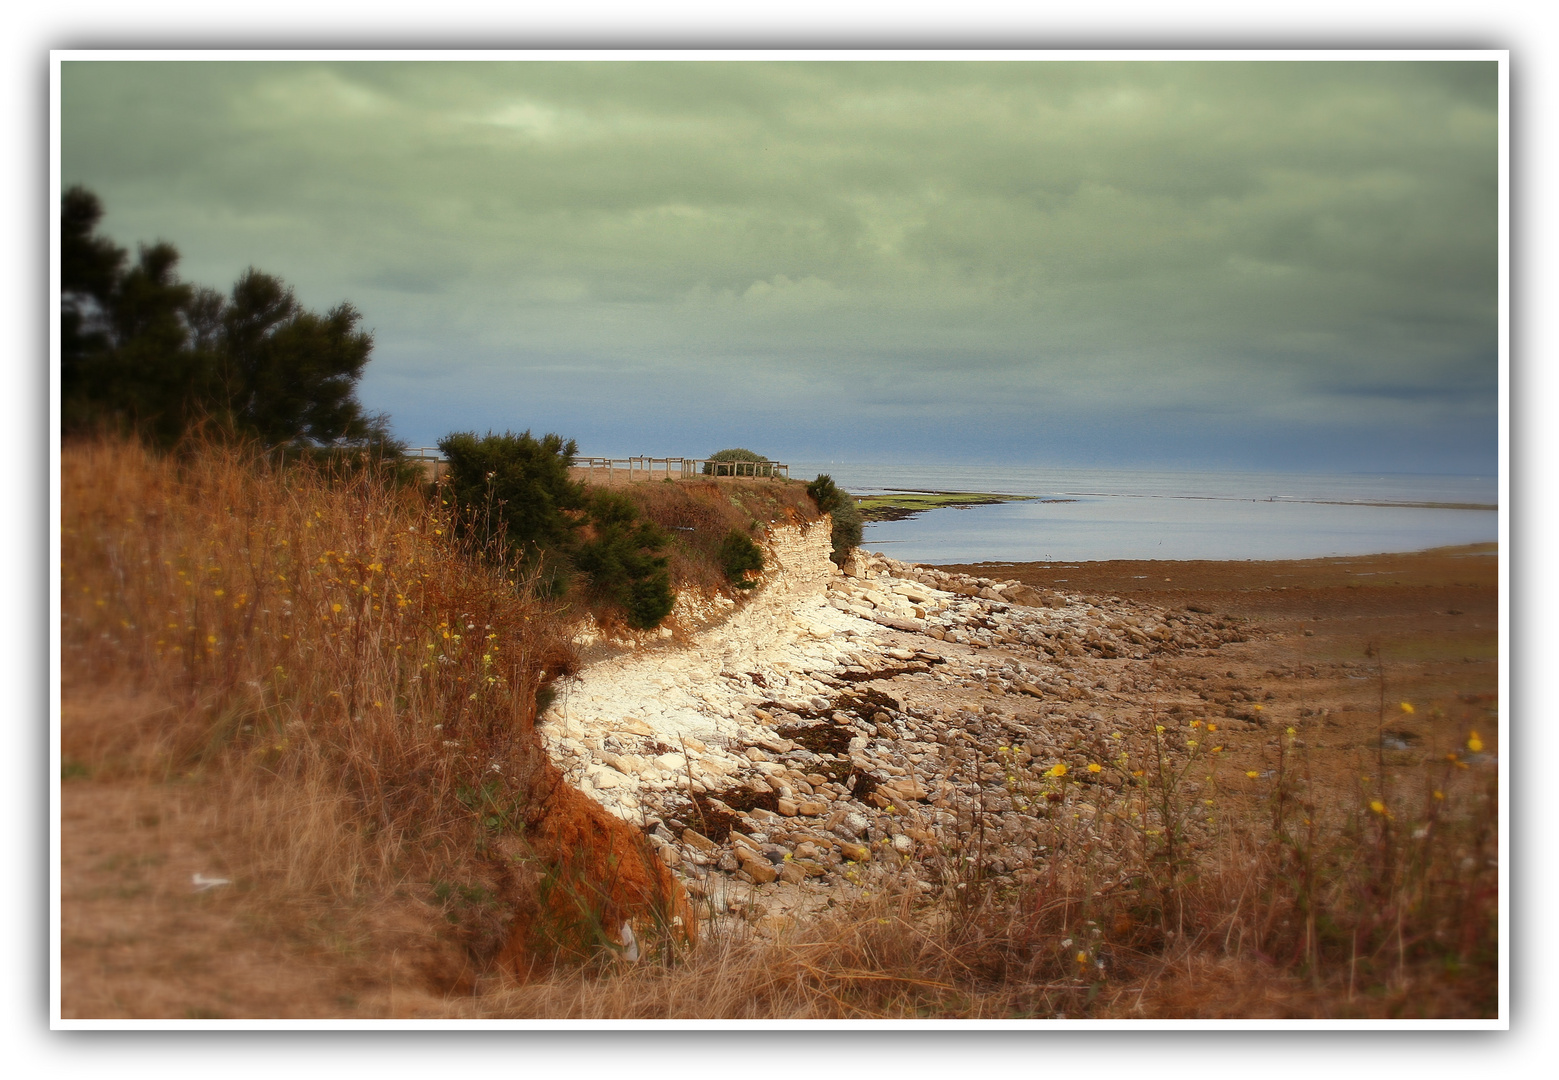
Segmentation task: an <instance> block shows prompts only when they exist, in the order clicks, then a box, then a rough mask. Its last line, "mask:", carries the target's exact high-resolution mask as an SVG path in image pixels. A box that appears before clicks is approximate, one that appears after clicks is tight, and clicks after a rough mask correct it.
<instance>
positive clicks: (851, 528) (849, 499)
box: [807, 473, 861, 566]
mask: <svg viewBox="0 0 1559 1080" xmlns="http://www.w3.org/2000/svg"><path fill="white" fill-rule="evenodd" d="M807 494H808V495H810V496H812V500H813V501H814V502H816V503H817V508H818V511H819V512H821V513H824V514H832V515H833V519H834V528H833V532H832V533H831V534H830V535H831V538H832V540H833V547H834V550H833V555H832V558H833V560H834V562H835V563H837V564H838V565H840V566H843V565H844V561H845V559H846V558H848V557H849V555H850V552H851V551H853V550H854V549H855V548H857V547H859V546H860V544H861V510H860V507H858V506H856V505H855V497H854V496H852V495H851V494H850V493H849V492H848V491H845V490H843V489H842V488H840V487H839V485H838V484H835V483H834V479H833V477H831V476H829V475H828V474H827V473H820V474H819V475H818V478H817V479H816V480H813V481H812V482H811V483H810V484H808V485H807Z"/></svg>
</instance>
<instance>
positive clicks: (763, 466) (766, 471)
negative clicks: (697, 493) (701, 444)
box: [704, 446, 775, 476]
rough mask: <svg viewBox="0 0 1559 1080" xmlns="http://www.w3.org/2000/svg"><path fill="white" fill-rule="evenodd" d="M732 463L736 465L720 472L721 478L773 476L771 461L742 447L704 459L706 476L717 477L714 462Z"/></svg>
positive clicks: (723, 451) (722, 451) (721, 451)
mask: <svg viewBox="0 0 1559 1080" xmlns="http://www.w3.org/2000/svg"><path fill="white" fill-rule="evenodd" d="M717 461H731V462H735V463H736V464H735V465H734V466H733V467H732V468H730V469H720V470H718V475H720V476H773V475H775V473H774V466H773V465H772V464H769V459H768V458H766V457H764V456H763V455H762V454H759V453H755V452H753V451H751V450H744V449H742V448H741V447H739V446H737V447H732V448H731V449H729V450H720V451H717V452H716V453H713V454H710V455H709V457H707V458H705V459H704V475H705V476H714V475H716V469H715V465H714V462H717Z"/></svg>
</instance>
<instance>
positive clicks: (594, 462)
mask: <svg viewBox="0 0 1559 1080" xmlns="http://www.w3.org/2000/svg"><path fill="white" fill-rule="evenodd" d="M406 456H407V457H408V458H410V459H412V460H413V461H415V462H417V463H418V464H420V465H421V466H422V468H423V470H424V472H426V473H427V475H428V479H430V480H431V479H435V478H436V477H438V476H439V475H440V474H441V473H442V471H443V466H444V465H446V464H447V462H446V460H445V459H444V456H443V455H442V454H441V453H439V449H438V447H436V446H412V447H408V448H407V449H406ZM570 464H571V465H572V466H573V467H574V468H576V469H582V470H584V473H585V476H584V479H585V481H586V483H592V484H593V483H607V484H613V483H616V482H617V480H618V478H619V477H621V478H622V479H624V480H626V481H627V482H628V483H638V482H640V481H646V480H664V479H671V480H692V479H696V478H698V477H701V476H752V477H757V478H760V479H762V478H769V477H773V478H776V479H782V480H789V479H790V466H789V465H787V464H786V463H785V462H783V461H712V460H710V459H709V458H682V457H663V458H658V457H623V458H613V457H575V458H574V459H573V460H572V462H570Z"/></svg>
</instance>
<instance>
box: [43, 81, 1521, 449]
mask: <svg viewBox="0 0 1559 1080" xmlns="http://www.w3.org/2000/svg"><path fill="white" fill-rule="evenodd" d="M60 85H61V96H60V106H61V108H60V117H61V119H60V128H59V145H60V175H61V181H62V184H63V185H64V186H70V185H72V184H83V185H85V186H87V187H88V188H90V189H92V190H93V191H95V192H96V193H97V194H98V195H99V196H100V197H101V198H102V200H103V202H104V204H105V206H106V209H107V213H106V216H105V219H104V223H103V231H104V232H105V233H107V234H108V235H110V236H111V237H113V238H114V239H115V240H116V241H117V242H118V243H120V244H121V245H123V246H127V247H132V248H133V246H134V245H135V244H136V243H137V242H150V241H153V240H168V241H171V242H173V243H174V244H175V245H176V246H177V247H178V248H179V250H180V251H181V252H182V254H183V262H182V264H181V272H182V274H183V276H184V277H185V278H186V279H187V280H191V281H195V282H198V283H201V284H206V285H212V286H215V287H218V288H222V289H226V288H228V287H230V285H231V283H232V282H233V281H234V280H235V279H236V278H237V277H238V275H239V274H240V273H241V272H242V271H243V270H244V269H245V268H246V267H248V266H251V265H252V266H255V267H258V268H260V269H262V270H265V271H268V272H270V273H274V274H277V275H279V276H280V277H282V278H283V279H285V280H286V281H288V282H289V283H290V284H292V285H293V286H294V287H295V288H296V290H297V295H298V298H299V299H300V300H301V301H302V302H303V303H304V304H305V305H306V306H309V307H312V308H315V309H324V308H327V307H330V306H332V305H334V304H336V303H339V302H341V301H343V300H349V301H350V302H352V303H353V304H354V305H355V306H356V307H357V308H358V309H359V310H360V311H361V312H362V313H363V322H364V325H365V326H366V327H367V328H370V329H371V330H372V331H373V332H374V337H375V348H374V353H373V359H372V361H371V362H370V364H369V366H368V369H367V371H366V374H365V376H364V378H363V380H362V383H361V386H360V397H361V399H362V401H363V403H364V404H365V405H366V406H367V407H368V408H369V409H371V410H374V411H383V412H385V413H387V414H388V415H389V416H390V418H391V423H392V429H393V430H394V432H395V433H396V434H397V436H399V437H400V438H402V439H405V440H406V441H408V442H409V443H410V444H412V445H427V444H431V443H433V442H434V441H436V440H437V439H438V438H439V437H441V436H442V435H444V434H446V433H449V432H451V431H463V430H473V431H477V432H479V433H480V432H484V431H487V430H494V431H503V430H515V431H519V430H525V429H529V430H532V431H534V432H536V433H541V432H544V431H556V432H559V433H561V434H563V435H565V436H567V437H571V438H574V439H576V440H577V441H578V443H579V447H580V450H581V452H583V453H589V454H612V455H625V454H650V455H655V456H666V455H686V456H702V455H705V454H709V453H711V452H713V451H715V450H718V449H721V448H723V447H729V446H743V447H748V448H751V449H753V450H756V451H758V452H760V453H763V454H766V455H768V456H769V457H771V458H775V459H777V460H790V461H810V462H816V461H830V460H834V461H849V462H889V461H902V462H928V463H929V462H938V463H970V464H974V463H994V462H1002V461H1011V462H1015V463H1021V464H1024V465H1029V466H1032V465H1045V464H1055V465H1074V466H1075V465H1102V466H1123V467H1151V468H1188V469H1273V470H1284V471H1324V472H1411V473H1458V474H1481V475H1492V474H1493V473H1494V472H1495V471H1496V468H1497V463H1498V445H1499V291H1498V282H1499V194H1500V186H1499V184H1500V182H1499V169H1498V163H1499V101H1498V69H1497V65H1495V64H1494V63H1493V62H1488V61H1465V60H1463V61H1441V62H1425V61H1401V60H1397V61H1392V60H1384V61H1379V62H1353V61H1347V62H1315V61H1301V62H1292V61H1270V60H1267V61H1262V60H1254V61H1205V62H1202V61H1198V62H1190V61H1185V62H1168V61H1158V62H1130V61H1121V62H1101V61H1076V62H1056V61H1013V62H962V61H930V62H882V61H878V62H849V61H846V62H837V61H819V62H799V61H780V62H752V61H711V62H645V61H640V62H557V61H541V62H537V61H520V62H489V63H484V62H392V63H380V62H354V61H340V62H237V61H225V62H177V61H175V62H111V61H95V60H94V61H66V62H64V63H62V64H61V77H60Z"/></svg>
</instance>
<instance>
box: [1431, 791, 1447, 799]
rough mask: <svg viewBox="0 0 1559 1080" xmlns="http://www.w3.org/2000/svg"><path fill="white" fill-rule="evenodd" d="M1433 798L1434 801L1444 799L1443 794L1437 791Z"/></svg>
mask: <svg viewBox="0 0 1559 1080" xmlns="http://www.w3.org/2000/svg"><path fill="white" fill-rule="evenodd" d="M1434 797H1435V798H1436V799H1444V798H1445V792H1443V791H1437V792H1435V793H1434Z"/></svg>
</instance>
